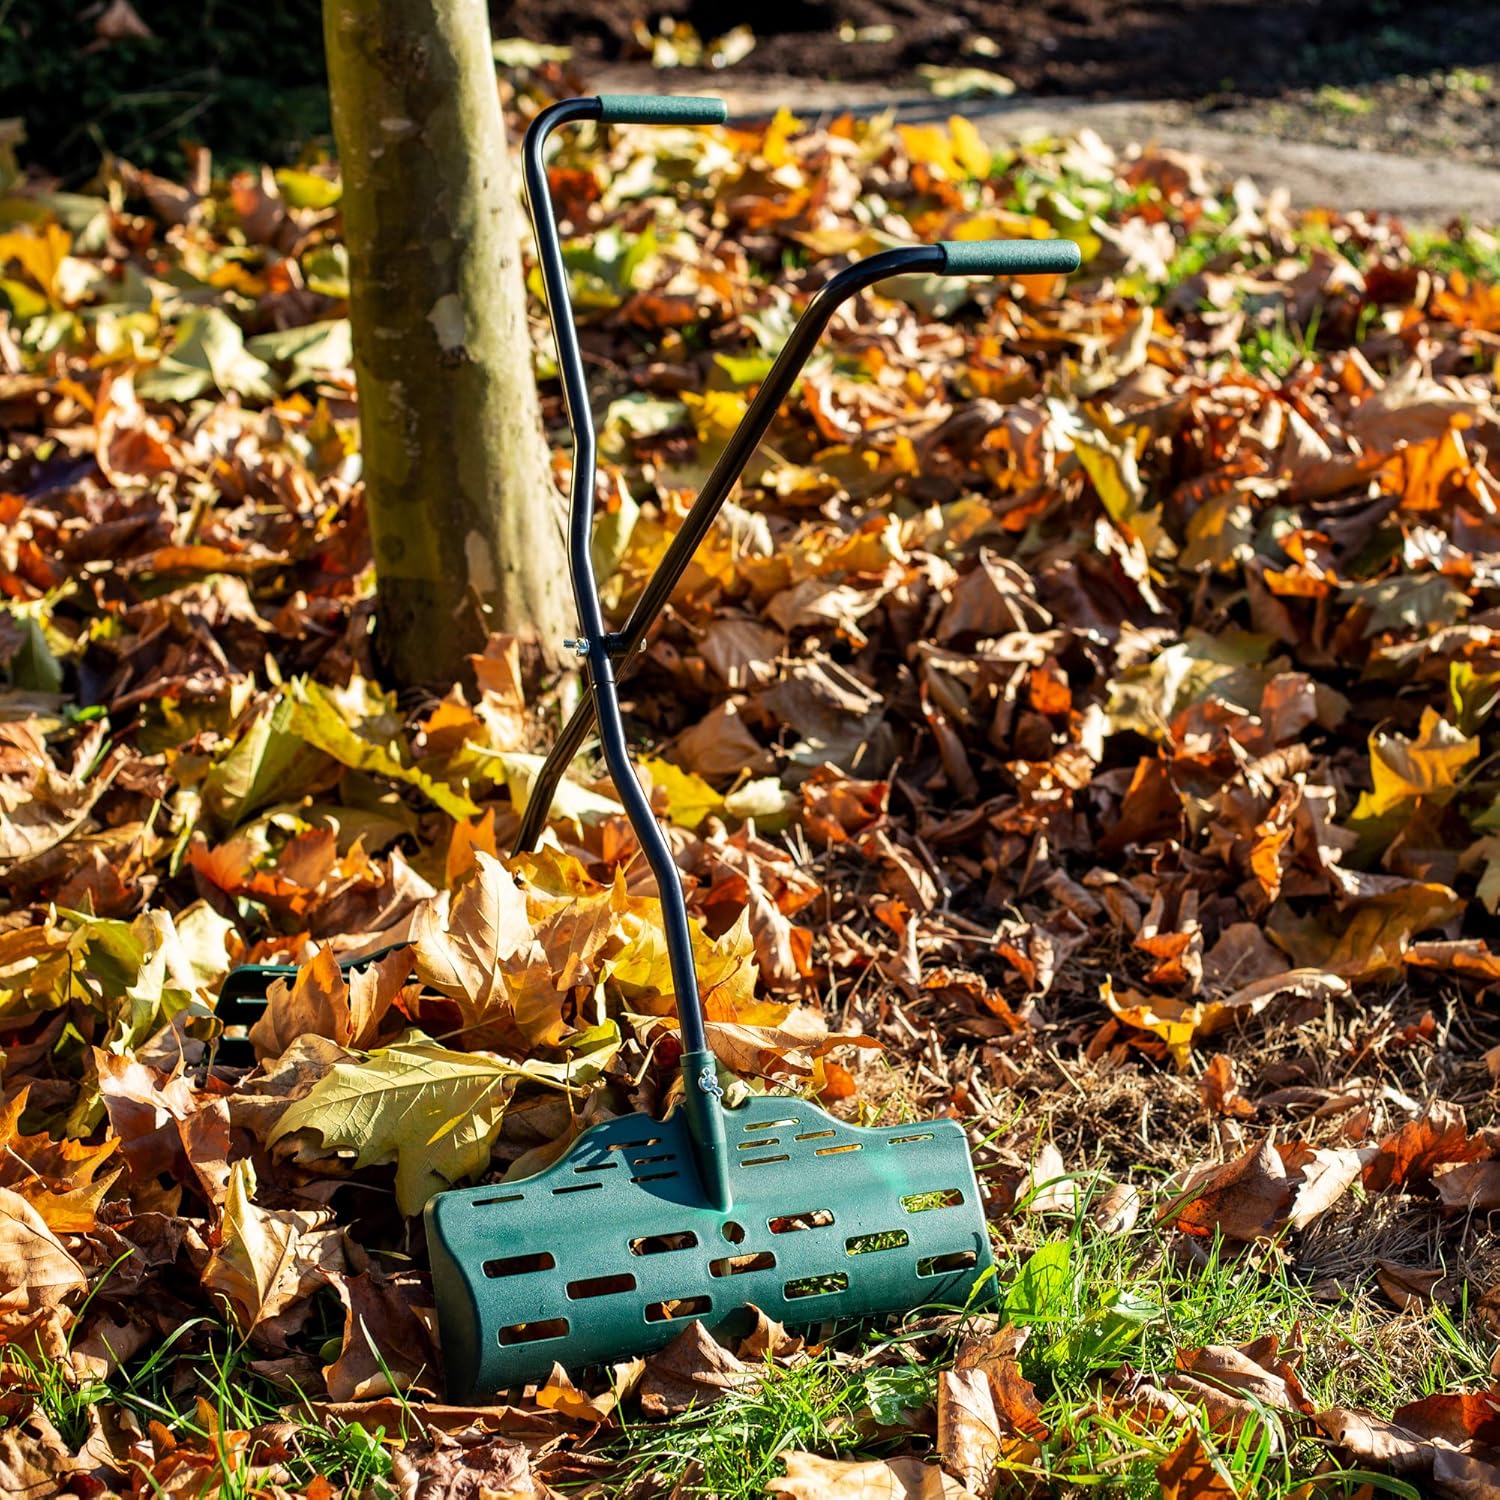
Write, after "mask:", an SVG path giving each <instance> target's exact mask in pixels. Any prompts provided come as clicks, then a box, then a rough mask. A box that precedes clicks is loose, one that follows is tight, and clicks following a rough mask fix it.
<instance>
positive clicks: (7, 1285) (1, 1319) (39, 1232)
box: [0, 1187, 88, 1340]
mask: <svg viewBox="0 0 1500 1500" xmlns="http://www.w3.org/2000/svg"><path fill="white" fill-rule="evenodd" d="M87 1286H88V1279H87V1278H86V1277H85V1276H84V1274H83V1268H82V1267H81V1266H80V1265H79V1264H78V1262H77V1261H76V1260H74V1259H73V1257H72V1256H71V1255H70V1254H69V1253H68V1251H67V1250H66V1249H64V1247H63V1244H62V1242H61V1241H60V1240H59V1239H58V1238H57V1236H56V1235H55V1234H53V1233H52V1231H51V1230H50V1229H48V1228H47V1225H46V1223H45V1221H44V1220H43V1219H42V1216H41V1214H40V1213H39V1212H38V1211H37V1210H36V1209H35V1208H34V1207H32V1205H31V1204H30V1203H28V1202H27V1201H26V1200H25V1199H24V1198H23V1197H21V1195H20V1194H19V1193H16V1192H13V1191H12V1190H11V1189H10V1188H4V1187H0V1333H3V1334H4V1336H5V1337H6V1339H7V1340H11V1339H15V1338H17V1337H19V1335H20V1334H22V1333H24V1332H25V1331H26V1330H27V1329H28V1328H30V1327H31V1326H32V1325H33V1324H34V1323H36V1321H37V1320H38V1319H39V1318H40V1317H42V1316H43V1315H44V1314H45V1313H47V1312H48V1311H50V1310H51V1309H52V1308H54V1307H56V1306H57V1305H58V1304H59V1303H61V1302H63V1301H64V1300H65V1299H66V1298H68V1297H71V1296H73V1295H74V1294H76V1293H79V1292H82V1291H84V1290H85V1289H86V1288H87Z"/></svg>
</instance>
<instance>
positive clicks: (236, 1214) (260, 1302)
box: [203, 1160, 344, 1333]
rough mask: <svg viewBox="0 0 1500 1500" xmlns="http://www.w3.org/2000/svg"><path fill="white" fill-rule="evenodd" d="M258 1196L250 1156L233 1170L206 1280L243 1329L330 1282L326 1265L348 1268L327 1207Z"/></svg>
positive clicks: (335, 1267) (332, 1267) (334, 1268)
mask: <svg viewBox="0 0 1500 1500" xmlns="http://www.w3.org/2000/svg"><path fill="white" fill-rule="evenodd" d="M254 1196H255V1168H254V1167H253V1166H252V1165H251V1164H250V1162H249V1161H248V1160H242V1161H237V1162H235V1164H234V1165H233V1166H232V1167H231V1168H230V1170H229V1191H228V1193H227V1195H226V1196H225V1199H224V1222H223V1227H222V1229H221V1231H220V1241H219V1247H218V1249H216V1250H215V1251H214V1253H213V1256H212V1258H211V1259H210V1260H209V1262H208V1265H207V1266H206V1267H205V1268H204V1271H203V1285H204V1287H205V1288H206V1289H207V1290H208V1291H209V1292H211V1293H217V1294H218V1295H219V1296H221V1297H223V1298H225V1299H226V1300H227V1301H228V1303H229V1305H230V1308H231V1309H232V1310H233V1312H234V1317H235V1322H236V1323H237V1324H238V1325H239V1328H240V1331H241V1332H242V1333H249V1332H250V1330H251V1329H252V1328H254V1327H255V1326H256V1325H257V1324H259V1323H262V1322H264V1321H265V1320H266V1319H267V1318H274V1317H276V1316H278V1315H279V1314H280V1313H283V1312H285V1311H286V1310H287V1309H288V1308H289V1307H290V1306H291V1304H292V1303H294V1302H297V1301H300V1300H302V1299H303V1298H306V1297H310V1296H312V1295H313V1293H314V1292H316V1291H317V1290H318V1289H319V1288H320V1287H322V1286H324V1285H326V1284H327V1278H326V1276H325V1274H324V1273H325V1271H339V1270H342V1269H343V1268H344V1258H343V1252H342V1249H341V1234H340V1231H339V1230H338V1229H335V1228H331V1227H328V1226H329V1224H330V1221H331V1219H332V1215H331V1214H329V1213H328V1212H327V1211H326V1210H308V1209H265V1208H260V1207H258V1206H257V1205H256V1204H255V1203H254V1202H253V1201H252V1200H253V1199H254Z"/></svg>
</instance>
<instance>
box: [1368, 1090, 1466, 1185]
mask: <svg viewBox="0 0 1500 1500" xmlns="http://www.w3.org/2000/svg"><path fill="white" fill-rule="evenodd" d="M1487 1152H1488V1147H1487V1146H1486V1145H1485V1143H1484V1142H1483V1141H1482V1140H1480V1139H1479V1138H1478V1137H1474V1138H1471V1137H1470V1136H1469V1131H1468V1127H1467V1125H1466V1124H1465V1123H1464V1112H1463V1110H1462V1109H1461V1108H1460V1107H1459V1106H1458V1105H1456V1104H1445V1103H1443V1102H1442V1101H1441V1100H1437V1101H1434V1102H1433V1103H1432V1104H1430V1105H1429V1106H1428V1107H1427V1109H1426V1110H1425V1111H1423V1113H1422V1114H1421V1115H1420V1116H1419V1117H1418V1118H1417V1119H1415V1120H1409V1121H1407V1123H1406V1124H1405V1125H1403V1126H1402V1127H1401V1128H1400V1129H1399V1130H1398V1131H1396V1133H1395V1134H1394V1135H1389V1136H1387V1137H1386V1138H1385V1139H1384V1140H1383V1141H1381V1142H1380V1144H1379V1146H1378V1147H1377V1148H1376V1151H1375V1155H1374V1157H1373V1158H1372V1159H1371V1161H1370V1162H1369V1164H1368V1165H1367V1166H1366V1167H1365V1172H1364V1184H1365V1188H1366V1190H1367V1191H1368V1192H1371V1193H1379V1192H1383V1191H1384V1190H1385V1189H1386V1188H1393V1187H1404V1186H1406V1185H1408V1184H1409V1183H1420V1182H1423V1181H1425V1180H1426V1179H1427V1178H1429V1177H1431V1176H1432V1174H1433V1171H1434V1169H1435V1168H1437V1167H1439V1166H1444V1165H1447V1164H1449V1163H1452V1162H1471V1161H1475V1160H1477V1159H1478V1158H1480V1157H1482V1156H1484V1155H1486V1154H1487Z"/></svg>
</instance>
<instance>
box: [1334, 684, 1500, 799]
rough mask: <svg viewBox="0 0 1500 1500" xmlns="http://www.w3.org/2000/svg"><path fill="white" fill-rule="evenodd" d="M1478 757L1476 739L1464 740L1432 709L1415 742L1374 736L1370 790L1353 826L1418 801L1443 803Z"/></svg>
mask: <svg viewBox="0 0 1500 1500" xmlns="http://www.w3.org/2000/svg"><path fill="white" fill-rule="evenodd" d="M1478 754H1479V740H1478V738H1477V737H1476V738H1473V739H1471V738H1469V737H1467V736H1466V735H1465V734H1464V733H1463V731H1462V730H1460V729H1456V728H1455V727H1454V726H1453V725H1452V724H1450V723H1449V722H1448V721H1447V720H1446V719H1444V718H1443V717H1441V715H1439V713H1438V712H1437V710H1436V709H1433V708H1425V709H1423V710H1422V723H1421V727H1420V728H1419V730H1418V732H1417V737H1416V739H1414V740H1409V739H1407V738H1406V736H1405V735H1400V734H1381V733H1379V732H1378V731H1377V732H1376V733H1374V734H1372V735H1371V736H1370V779H1371V781H1373V782H1374V787H1373V789H1372V790H1370V791H1368V792H1366V793H1365V794H1364V795H1363V796H1362V797H1361V798H1360V799H1359V805H1358V806H1357V807H1356V808H1355V809H1354V820H1355V821H1356V822H1359V821H1362V820H1365V819H1370V818H1378V817H1381V816H1382V815H1383V814H1385V813H1388V812H1393V811H1394V810H1395V809H1396V808H1399V807H1401V806H1403V805H1404V804H1405V803H1408V802H1412V801H1415V800H1416V799H1417V798H1419V797H1425V798H1428V799H1430V800H1432V801H1436V802H1446V801H1447V800H1448V799H1449V798H1450V797H1451V796H1452V795H1453V793H1454V791H1455V790H1456V789H1457V787H1458V780H1459V776H1460V775H1461V774H1462V772H1463V769H1464V767H1465V766H1467V765H1468V764H1469V762H1470V761H1472V760H1474V759H1475V758H1476V757H1477V756H1478Z"/></svg>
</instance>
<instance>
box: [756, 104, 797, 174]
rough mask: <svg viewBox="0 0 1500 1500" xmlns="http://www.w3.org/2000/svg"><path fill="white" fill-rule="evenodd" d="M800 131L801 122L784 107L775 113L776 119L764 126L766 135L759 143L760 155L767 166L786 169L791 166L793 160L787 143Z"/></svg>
mask: <svg viewBox="0 0 1500 1500" xmlns="http://www.w3.org/2000/svg"><path fill="white" fill-rule="evenodd" d="M801 129H802V121H801V120H799V119H798V118H797V117H796V115H794V114H793V113H792V112H791V110H789V109H787V108H786V106H785V105H783V106H782V107H781V108H780V109H778V110H777V111H776V118H775V119H774V120H772V121H771V123H770V124H769V125H768V126H766V133H765V135H764V136H762V137H761V142H760V154H761V155H762V156H763V157H765V159H766V163H767V165H768V166H771V167H786V166H790V165H791V164H792V162H793V161H794V159H795V158H794V157H793V155H792V150H791V146H790V144H789V142H790V140H791V137H792V136H794V135H795V134H796V133H797V132H798V131H799V130H801Z"/></svg>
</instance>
